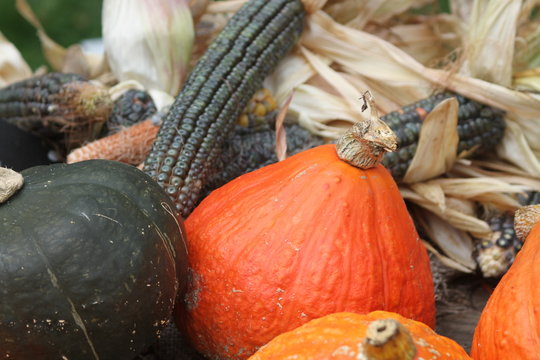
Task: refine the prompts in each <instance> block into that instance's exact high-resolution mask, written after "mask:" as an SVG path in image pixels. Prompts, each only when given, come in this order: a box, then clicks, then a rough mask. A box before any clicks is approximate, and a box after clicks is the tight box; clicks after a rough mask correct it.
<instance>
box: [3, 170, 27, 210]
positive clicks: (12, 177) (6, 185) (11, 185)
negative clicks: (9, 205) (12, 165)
mask: <svg viewBox="0 0 540 360" xmlns="http://www.w3.org/2000/svg"><path fill="white" fill-rule="evenodd" d="M23 183H24V179H23V177H22V175H21V174H19V173H18V172H16V171H13V170H11V169H8V168H3V167H0V204H2V203H3V202H5V201H7V200H8V199H9V198H10V197H11V196H12V195H13V194H15V193H16V192H17V190H19V189H20V188H21V187H22V186H23Z"/></svg>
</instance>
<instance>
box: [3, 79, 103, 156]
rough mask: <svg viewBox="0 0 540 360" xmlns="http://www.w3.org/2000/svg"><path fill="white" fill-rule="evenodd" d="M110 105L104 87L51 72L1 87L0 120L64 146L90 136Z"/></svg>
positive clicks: (78, 142) (97, 130) (94, 133)
mask: <svg viewBox="0 0 540 360" xmlns="http://www.w3.org/2000/svg"><path fill="white" fill-rule="evenodd" d="M111 108H112V102H111V99H110V97H109V94H108V91H107V90H106V89H104V88H103V87H101V86H99V85H97V84H94V83H92V82H88V81H86V80H84V79H83V78H82V77H80V76H79V75H75V74H63V73H51V74H47V75H43V76H39V77H34V78H31V79H27V80H23V81H20V82H17V83H14V84H11V85H9V86H7V87H5V88H3V89H1V90H0V120H3V121H7V122H9V123H12V124H14V125H16V126H17V127H19V128H21V129H23V130H26V131H30V132H33V133H36V134H38V135H40V136H42V137H44V138H46V139H48V140H49V141H51V142H53V143H61V144H62V145H61V147H65V148H67V149H70V148H73V147H76V146H78V145H80V144H81V143H83V142H84V141H86V140H89V139H90V140H91V139H93V138H94V137H95V136H96V135H97V134H98V133H99V131H100V129H101V126H102V124H103V123H104V121H105V120H106V119H107V117H108V116H109V114H110V112H111Z"/></svg>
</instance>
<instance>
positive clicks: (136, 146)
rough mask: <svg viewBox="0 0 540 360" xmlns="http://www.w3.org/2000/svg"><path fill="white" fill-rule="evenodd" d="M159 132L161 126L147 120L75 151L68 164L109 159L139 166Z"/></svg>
mask: <svg viewBox="0 0 540 360" xmlns="http://www.w3.org/2000/svg"><path fill="white" fill-rule="evenodd" d="M158 130H159V126H158V125H155V124H154V123H153V122H152V120H150V119H148V120H145V121H143V122H140V123H138V124H135V125H133V126H130V127H128V128H125V129H123V130H121V131H119V132H117V133H116V134H113V135H110V136H107V137H104V138H102V139H99V140H96V141H93V142H91V143H88V144H86V145H84V146H82V147H80V148H78V149H76V150H73V151H72V152H71V153H70V154H69V155H68V157H67V163H68V164H71V163H74V162H78V161H83V160H90V159H108V160H116V161H121V162H124V163H128V164H131V165H138V164H140V163H141V162H143V161H144V159H145V158H146V156H147V155H148V153H149V152H150V149H151V148H152V142H153V141H154V139H155V137H156V135H157V132H158Z"/></svg>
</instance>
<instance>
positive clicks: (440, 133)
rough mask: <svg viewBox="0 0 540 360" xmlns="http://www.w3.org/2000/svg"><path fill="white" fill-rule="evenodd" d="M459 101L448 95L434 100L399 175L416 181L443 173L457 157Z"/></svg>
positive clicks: (407, 179) (409, 180) (410, 181)
mask: <svg viewBox="0 0 540 360" xmlns="http://www.w3.org/2000/svg"><path fill="white" fill-rule="evenodd" d="M458 107H459V104H458V102H457V100H456V99H455V98H450V99H446V100H444V101H442V102H441V103H440V104H438V105H437V106H436V107H435V108H434V109H433V111H432V112H431V113H430V114H429V115H428V116H427V117H426V119H425V120H424V123H423V124H422V128H421V129H420V138H419V140H418V148H417V150H416V154H415V156H414V157H413V159H412V161H411V165H410V166H409V168H408V169H407V172H406V173H405V176H404V178H403V182H404V183H408V184H410V183H416V182H419V181H423V180H427V179H431V178H434V177H436V176H439V175H442V174H444V173H446V172H447V171H448V170H450V168H451V167H452V165H453V164H454V163H455V161H456V158H457V147H458V142H459V137H458V133H457V121H458Z"/></svg>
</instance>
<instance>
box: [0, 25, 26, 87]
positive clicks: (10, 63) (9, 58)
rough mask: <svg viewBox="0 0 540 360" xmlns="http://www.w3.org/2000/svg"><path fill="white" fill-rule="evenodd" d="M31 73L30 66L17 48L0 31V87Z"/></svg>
mask: <svg viewBox="0 0 540 360" xmlns="http://www.w3.org/2000/svg"><path fill="white" fill-rule="evenodd" d="M31 75H32V70H31V69H30V66H28V64H27V63H26V61H25V60H24V59H23V57H22V55H21V53H20V52H19V50H17V48H16V47H15V46H14V45H13V44H12V43H11V42H9V40H8V39H6V38H5V37H4V35H3V34H2V33H1V32H0V87H3V86H7V85H9V84H11V83H14V82H16V81H20V80H23V79H25V78H28V77H30V76H31Z"/></svg>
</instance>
